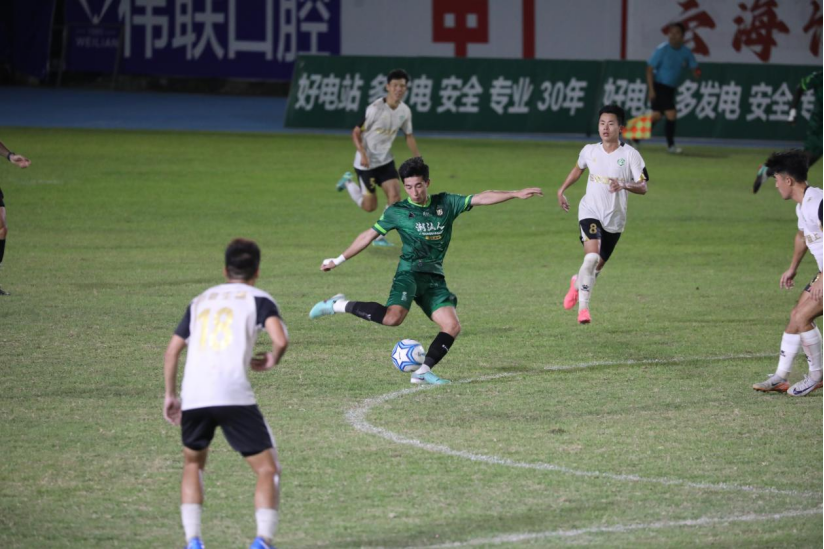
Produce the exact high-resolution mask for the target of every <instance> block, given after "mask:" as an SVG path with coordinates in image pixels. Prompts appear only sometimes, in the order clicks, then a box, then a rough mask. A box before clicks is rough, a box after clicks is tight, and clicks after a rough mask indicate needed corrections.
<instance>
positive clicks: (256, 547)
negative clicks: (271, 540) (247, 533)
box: [249, 537, 276, 549]
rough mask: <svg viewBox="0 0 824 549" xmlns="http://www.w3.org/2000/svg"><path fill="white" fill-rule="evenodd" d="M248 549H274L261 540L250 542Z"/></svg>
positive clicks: (256, 539)
mask: <svg viewBox="0 0 824 549" xmlns="http://www.w3.org/2000/svg"><path fill="white" fill-rule="evenodd" d="M249 549H276V548H275V546H274V545H269V544H268V543H266V540H265V539H263V538H260V537H258V538H255V541H253V542H252V545H250V546H249Z"/></svg>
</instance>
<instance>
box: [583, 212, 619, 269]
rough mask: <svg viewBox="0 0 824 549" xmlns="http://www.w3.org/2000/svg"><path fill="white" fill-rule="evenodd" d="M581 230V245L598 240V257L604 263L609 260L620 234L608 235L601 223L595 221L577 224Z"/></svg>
mask: <svg viewBox="0 0 824 549" xmlns="http://www.w3.org/2000/svg"><path fill="white" fill-rule="evenodd" d="M578 226H579V227H580V229H581V234H580V239H581V244H583V243H584V242H586V241H587V240H600V241H601V248H600V249H599V250H598V255H600V256H601V259H603V260H604V261H608V260H609V256H611V255H612V252H613V250H615V245H616V244H618V239H619V238H621V233H610V232H607V231H605V230H604V227H603V226H602V225H601V222H600V221H598V220H597V219H591V218H590V219H582V220H580V221H579V222H578Z"/></svg>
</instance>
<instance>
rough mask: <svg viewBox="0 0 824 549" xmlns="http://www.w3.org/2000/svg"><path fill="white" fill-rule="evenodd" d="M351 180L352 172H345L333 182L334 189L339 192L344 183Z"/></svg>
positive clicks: (344, 185) (344, 186) (343, 187)
mask: <svg viewBox="0 0 824 549" xmlns="http://www.w3.org/2000/svg"><path fill="white" fill-rule="evenodd" d="M350 181H352V173H351V172H346V173H344V174H343V176H342V177H341V178H340V179H338V182H337V183H336V184H335V190H336V191H338V192H341V191H342V190H343V189H345V188H346V184H347V183H349V182H350Z"/></svg>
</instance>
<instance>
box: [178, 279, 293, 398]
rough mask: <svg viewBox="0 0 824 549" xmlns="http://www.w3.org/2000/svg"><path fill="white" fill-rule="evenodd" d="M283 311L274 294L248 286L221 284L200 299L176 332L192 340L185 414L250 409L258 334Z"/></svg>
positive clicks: (182, 395) (185, 385)
mask: <svg viewBox="0 0 824 549" xmlns="http://www.w3.org/2000/svg"><path fill="white" fill-rule="evenodd" d="M271 316H275V317H277V318H278V319H280V312H279V309H278V306H277V303H275V300H274V299H273V298H272V296H270V295H269V294H268V293H266V292H264V291H263V290H259V289H257V288H255V287H254V286H249V285H248V284H242V283H233V284H221V285H220V286H215V287H213V288H209V289H208V290H206V291H205V292H203V293H202V294H200V295H199V296H198V297H196V298H195V299H194V300H193V301H192V303H191V304H190V305H189V307H188V308H187V309H186V314H185V315H184V317H183V320H181V322H180V325H179V326H178V328H177V330H175V333H176V334H177V335H179V336H180V337H182V338H183V339H185V340H186V342H187V343H188V351H187V354H186V368H185V370H184V373H183V385H182V387H181V391H180V398H181V402H182V409H183V410H191V409H193V408H204V407H207V406H249V405H253V404H255V403H256V402H255V395H254V393H253V392H252V386H251V385H250V383H249V378H248V375H247V373H248V369H249V363H250V361H251V359H252V354H253V352H254V346H255V340H256V339H257V335H258V332H260V330H261V329H263V327H264V325H265V324H266V320H267V319H268V318H269V317H271Z"/></svg>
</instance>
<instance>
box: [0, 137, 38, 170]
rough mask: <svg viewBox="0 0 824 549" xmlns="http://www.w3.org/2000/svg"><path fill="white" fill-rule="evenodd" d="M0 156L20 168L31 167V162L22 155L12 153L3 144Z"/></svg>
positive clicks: (0, 148) (0, 146)
mask: <svg viewBox="0 0 824 549" xmlns="http://www.w3.org/2000/svg"><path fill="white" fill-rule="evenodd" d="M0 155H2V156H3V157H4V158H5V159H6V160H8V161H9V162H11V163H12V164H14V165H15V166H17V167H19V168H28V167H29V166H30V165H31V160H29V159H28V158H26V157H25V156H23V155H22V154H16V153H13V152H11V151H10V150H9V149H8V148H7V147H6V146H5V145H3V143H0Z"/></svg>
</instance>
